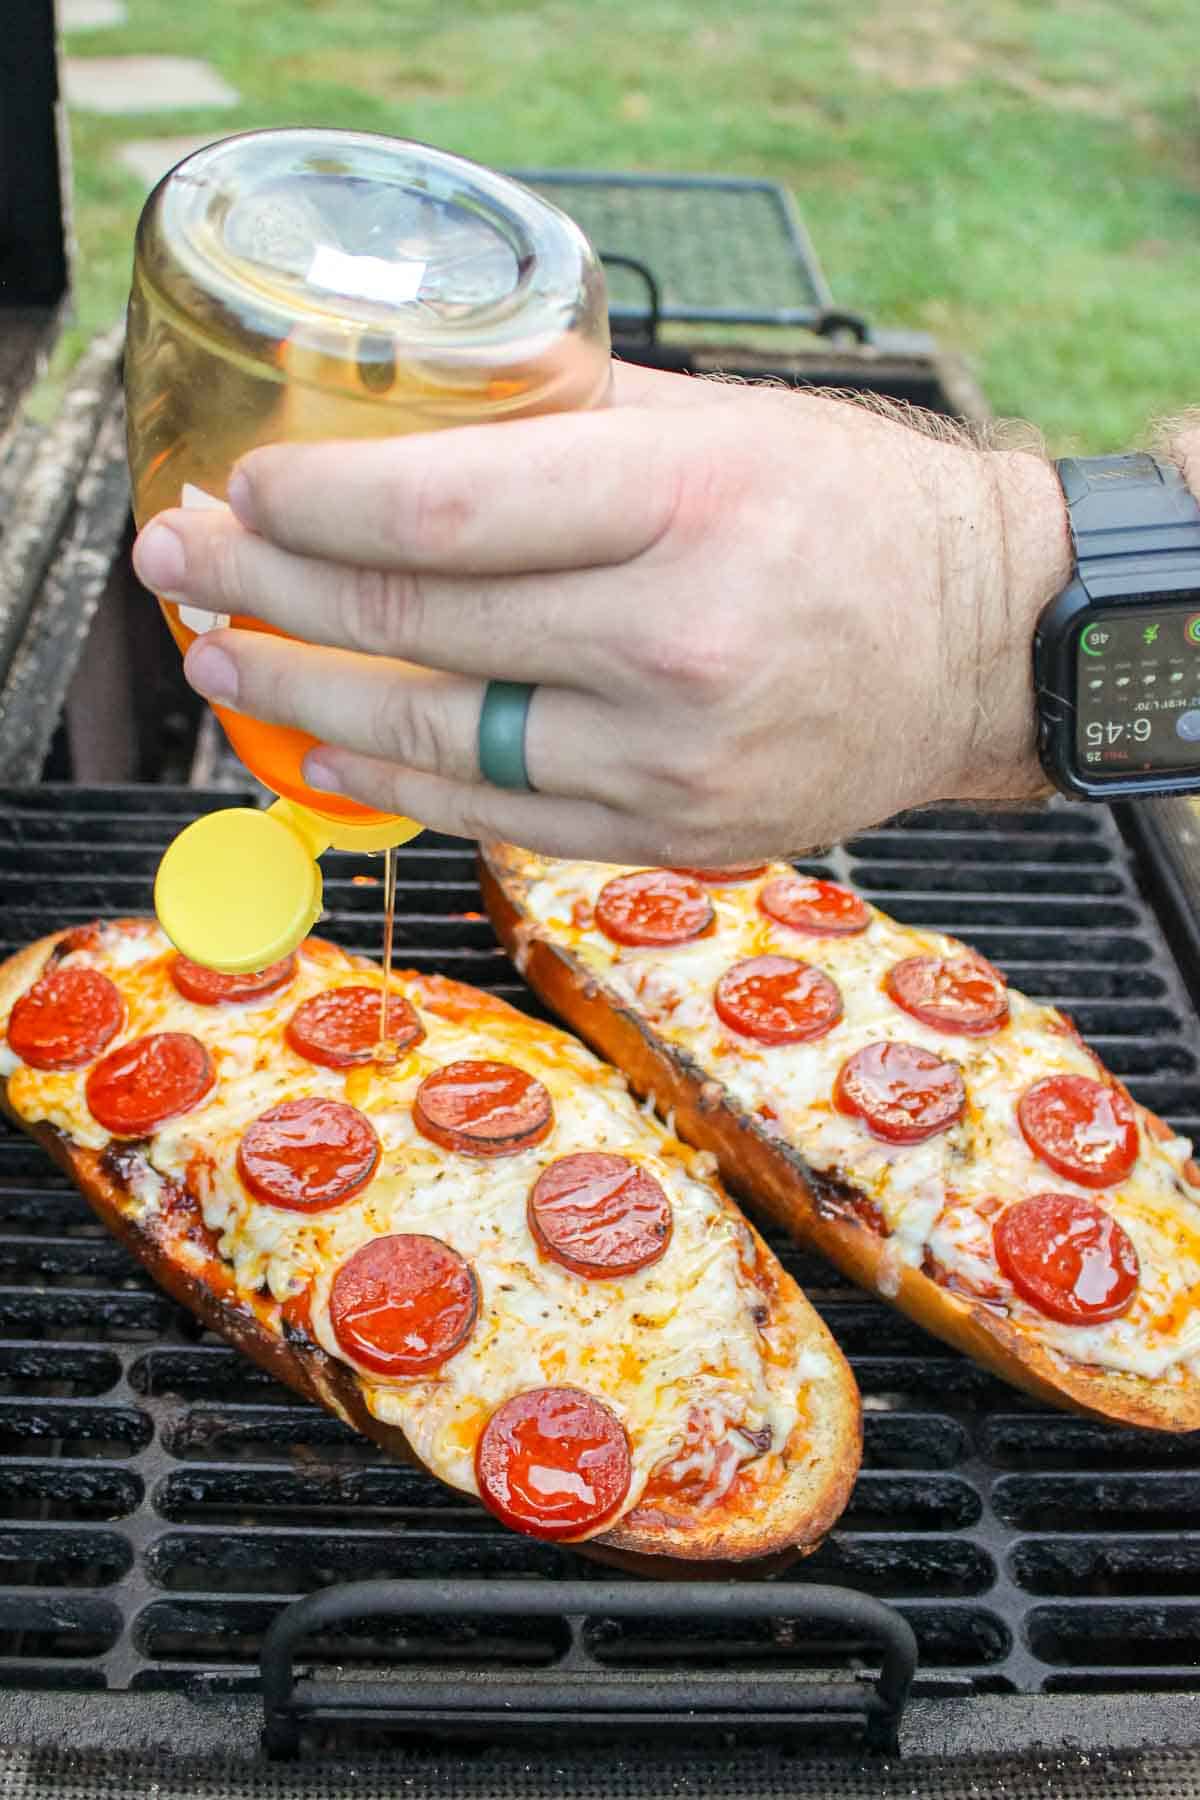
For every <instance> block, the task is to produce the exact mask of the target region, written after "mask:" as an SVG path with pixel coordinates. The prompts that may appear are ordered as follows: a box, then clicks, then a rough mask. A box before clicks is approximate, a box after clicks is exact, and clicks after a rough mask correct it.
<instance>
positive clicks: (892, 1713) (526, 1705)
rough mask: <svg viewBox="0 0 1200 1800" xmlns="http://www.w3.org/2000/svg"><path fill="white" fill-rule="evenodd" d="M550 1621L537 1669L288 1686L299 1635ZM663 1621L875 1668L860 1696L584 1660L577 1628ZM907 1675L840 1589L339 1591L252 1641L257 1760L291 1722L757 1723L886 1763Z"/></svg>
mask: <svg viewBox="0 0 1200 1800" xmlns="http://www.w3.org/2000/svg"><path fill="white" fill-rule="evenodd" d="M535 1616H541V1617H546V1618H552V1619H556V1620H559V1621H561V1622H562V1623H563V1624H564V1625H565V1627H566V1632H567V1636H566V1639H565V1641H564V1646H563V1650H562V1653H561V1655H560V1656H559V1657H558V1658H557V1659H556V1661H555V1662H554V1664H552V1665H551V1666H550V1667H547V1668H536V1669H525V1670H522V1671H521V1672H520V1674H519V1676H518V1677H517V1678H515V1679H514V1678H513V1677H512V1676H510V1675H508V1674H502V1675H500V1676H498V1677H497V1676H492V1675H486V1676H481V1674H480V1673H479V1671H478V1670H471V1671H468V1670H464V1669H463V1668H461V1667H454V1666H450V1667H442V1668H424V1669H414V1670H412V1671H411V1672H409V1673H408V1674H406V1676H405V1677H404V1678H403V1679H398V1678H396V1677H395V1676H393V1677H391V1678H389V1679H388V1680H387V1681H384V1682H375V1681H372V1682H346V1681H317V1680H314V1679H312V1678H311V1677H303V1678H299V1679H298V1678H297V1676H296V1673H295V1658H296V1654H297V1651H298V1649H299V1647H300V1645H301V1644H302V1642H304V1641H305V1640H306V1639H309V1638H311V1636H312V1634H313V1633H314V1632H317V1631H320V1630H322V1629H324V1628H327V1627H329V1626H332V1625H337V1624H343V1623H346V1622H347V1621H355V1622H364V1621H367V1620H371V1621H375V1622H377V1621H379V1620H381V1619H385V1620H401V1621H405V1622H410V1621H416V1622H420V1621H423V1620H444V1619H453V1620H460V1619H463V1618H472V1619H474V1618H478V1619H487V1620H500V1619H513V1618H516V1619H522V1620H524V1619H528V1618H531V1617H535ZM607 1620H651V1621H653V1622H654V1623H655V1624H656V1625H657V1624H659V1623H661V1622H662V1621H663V1620H671V1621H679V1622H681V1623H686V1624H688V1625H697V1624H699V1625H705V1624H709V1623H717V1624H721V1625H727V1624H729V1623H731V1622H733V1621H746V1622H755V1623H760V1622H763V1621H766V1622H769V1623H772V1624H779V1625H783V1626H786V1627H788V1628H789V1632H790V1630H791V1628H794V1627H795V1626H797V1625H799V1626H802V1627H812V1626H816V1627H820V1628H821V1630H822V1632H824V1631H827V1630H830V1629H832V1630H833V1632H834V1633H835V1634H836V1636H837V1642H838V1644H839V1646H842V1654H841V1657H840V1659H839V1660H841V1661H843V1662H845V1661H846V1660H849V1659H850V1658H853V1660H854V1661H857V1660H858V1658H859V1657H861V1655H862V1652H863V1649H864V1647H869V1650H870V1651H871V1652H878V1654H879V1672H878V1675H877V1676H876V1677H875V1679H874V1681H873V1682H872V1683H867V1682H865V1681H862V1680H858V1679H845V1678H843V1679H840V1680H836V1679H828V1680H825V1681H814V1680H813V1679H812V1676H811V1674H810V1673H808V1672H805V1673H803V1674H801V1673H800V1672H799V1671H791V1672H786V1671H785V1672H783V1673H776V1672H771V1673H769V1674H767V1673H763V1672H757V1673H754V1674H752V1675H749V1676H747V1675H745V1674H739V1673H737V1672H736V1671H731V1670H729V1669H724V1668H722V1669H715V1670H713V1669H705V1670H703V1671H697V1670H695V1669H692V1670H687V1671H684V1672H682V1673H681V1672H680V1671H679V1670H677V1669H676V1670H670V1671H668V1670H665V1669H654V1668H653V1667H652V1668H651V1669H649V1670H647V1669H643V1668H639V1669H637V1670H636V1671H622V1670H619V1669H615V1668H613V1667H612V1666H611V1665H609V1664H607V1663H605V1662H604V1661H602V1660H601V1659H600V1658H599V1657H597V1656H596V1655H595V1654H594V1650H593V1644H594V1632H593V1631H592V1630H590V1629H589V1625H590V1624H597V1623H600V1622H603V1621H607ZM916 1665H917V1642H916V1638H915V1636H914V1634H913V1631H912V1628H911V1626H910V1625H909V1624H908V1623H907V1622H906V1621H905V1620H904V1619H902V1618H901V1617H900V1614H899V1613H898V1612H896V1611H895V1610H894V1609H893V1608H892V1607H890V1606H887V1605H885V1604H884V1603H883V1602H882V1601H880V1600H875V1599H872V1598H871V1596H869V1595H867V1594H860V1593H856V1592H854V1591H853V1590H852V1589H849V1588H837V1587H822V1586H817V1585H811V1586H810V1585H808V1584H794V1585H793V1584H789V1585H788V1586H787V1587H786V1588H785V1587H771V1586H764V1585H760V1584H753V1585H751V1584H747V1583H737V1582H714V1583H707V1582H706V1583H703V1584H699V1585H693V1584H688V1583H680V1582H667V1583H664V1582H655V1583H652V1584H646V1583H641V1582H604V1583H601V1582H596V1583H592V1582H579V1581H570V1582H554V1583H549V1584H545V1585H538V1586H534V1585H533V1584H531V1583H529V1582H525V1581H355V1582H345V1583H342V1584H340V1585H338V1586H336V1587H330V1588H325V1589H323V1590H321V1591H320V1592H319V1593H316V1594H310V1595H309V1596H308V1597H307V1598H306V1599H303V1600H297V1601H295V1602H294V1603H293V1604H292V1605H291V1606H289V1607H287V1608H286V1609H285V1610H284V1611H283V1612H282V1613H280V1615H279V1616H278V1618H277V1619H276V1620H275V1622H274V1623H273V1624H272V1626H271V1628H270V1630H269V1631H268V1632H267V1635H266V1639H265V1641H264V1643H263V1649H262V1658H261V1667H262V1690H263V1712H264V1726H263V1747H264V1748H265V1750H266V1751H267V1753H268V1754H269V1755H272V1756H294V1755H296V1754H297V1752H298V1751H299V1748H300V1735H301V1729H302V1726H303V1725H304V1724H305V1723H309V1724H313V1723H317V1722H320V1723H326V1724H331V1723H339V1722H345V1721H349V1720H371V1721H380V1720H382V1721H385V1722H387V1723H390V1724H396V1723H403V1724H405V1725H408V1726H410V1727H411V1728H412V1729H414V1730H428V1729H429V1728H430V1727H432V1726H439V1725H440V1726H447V1725H449V1726H453V1727H455V1728H457V1729H460V1730H461V1729H465V1728H469V1727H471V1726H481V1727H487V1728H494V1727H495V1726H496V1725H497V1724H499V1723H501V1722H503V1723H506V1724H509V1725H515V1726H517V1727H518V1728H520V1727H521V1726H522V1725H539V1726H545V1725H546V1724H547V1723H551V1722H554V1723H559V1724H564V1723H568V1724H570V1726H571V1727H572V1728H579V1727H585V1726H608V1727H610V1728H616V1729H618V1730H620V1731H622V1732H624V1731H625V1730H626V1729H627V1728H628V1726H629V1725H630V1724H631V1723H632V1722H636V1723H637V1724H638V1725H640V1726H642V1727H653V1728H655V1729H657V1728H659V1727H667V1728H674V1729H675V1730H676V1731H678V1729H679V1728H680V1727H681V1726H682V1727H687V1726H689V1725H691V1726H694V1725H696V1724H700V1723H703V1724H704V1725H706V1726H712V1725H714V1724H718V1723H720V1724H724V1725H728V1726H735V1725H741V1726H745V1725H747V1724H750V1723H753V1722H754V1721H755V1720H758V1721H759V1722H762V1723H768V1722H769V1723H770V1724H771V1725H772V1726H775V1727H782V1726H785V1725H811V1724H817V1723H819V1724H822V1725H824V1726H826V1727H827V1728H828V1727H831V1726H833V1725H835V1724H839V1723H840V1724H842V1725H844V1726H851V1727H852V1726H857V1727H858V1728H859V1729H860V1730H861V1732H862V1734H863V1736H864V1738H865V1741H866V1743H867V1744H868V1746H869V1747H870V1748H871V1749H873V1750H878V1751H891V1752H893V1753H894V1752H895V1751H896V1750H897V1749H898V1745H899V1731H900V1722H901V1719H902V1718H903V1715H904V1708H905V1704H906V1702H907V1700H908V1695H909V1691H910V1689H911V1687H912V1681H913V1676H914V1674H915V1672H916Z"/></svg>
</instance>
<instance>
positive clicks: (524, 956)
mask: <svg viewBox="0 0 1200 1800" xmlns="http://www.w3.org/2000/svg"><path fill="white" fill-rule="evenodd" d="M521 855H522V853H521V852H520V851H517V850H515V849H512V848H511V847H510V846H508V845H504V844H491V845H487V846H485V847H484V848H483V849H482V850H481V853H480V881H481V885H482V887H483V894H484V900H485V903H486V905H487V909H488V912H489V914H490V915H491V919H492V923H493V925H494V926H495V928H496V932H497V934H498V936H499V937H500V940H501V942H502V943H503V944H504V946H505V948H506V949H507V950H508V952H509V954H510V955H511V956H513V958H514V960H515V961H516V963H517V966H518V968H519V969H520V971H521V973H522V974H523V975H524V977H525V979H526V981H528V982H529V984H530V986H531V987H532V988H533V989H534V991H535V992H536V993H537V994H539V995H540V996H541V998H542V999H543V1000H544V1001H545V1002H546V1004H547V1006H549V1007H550V1008H551V1009H552V1010H553V1011H554V1013H555V1014H556V1015H557V1016H558V1017H559V1018H561V1019H563V1020H565V1021H566V1023H567V1024H569V1025H570V1026H571V1028H572V1029H573V1030H574V1031H577V1032H578V1033H579V1035H580V1036H581V1037H582V1038H584V1039H586V1041H587V1042H588V1043H590V1044H591V1045H592V1047H593V1049H595V1050H598V1051H599V1053H600V1054H601V1055H602V1056H605V1057H607V1059H608V1060H609V1061H610V1062H612V1063H614V1064H615V1065H616V1066H617V1068H619V1069H620V1070H621V1071H622V1072H623V1073H624V1074H625V1075H626V1077H627V1078H628V1080H629V1083H630V1085H631V1087H632V1088H633V1089H634V1091H635V1092H636V1093H638V1094H640V1095H648V1094H652V1095H653V1096H654V1100H655V1105H656V1108H657V1110H659V1111H660V1112H661V1113H664V1114H665V1113H666V1112H667V1111H668V1109H670V1111H671V1113H672V1115H673V1118H674V1121H675V1129H676V1130H677V1132H678V1134H679V1136H680V1137H681V1138H682V1139H683V1140H684V1142H685V1143H689V1144H695V1145H696V1146H697V1147H698V1148H699V1149H702V1150H709V1151H711V1152H712V1154H713V1155H714V1156H715V1157H716V1159H717V1163H718V1166H719V1168H720V1171H721V1175H722V1177H723V1178H724V1180H725V1181H726V1182H727V1183H728V1185H729V1186H730V1188H731V1189H732V1190H733V1191H734V1193H735V1194H737V1193H741V1194H744V1195H745V1196H746V1197H747V1198H748V1199H750V1200H752V1201H754V1202H756V1203H757V1204H758V1205H759V1206H760V1207H761V1208H762V1209H763V1211H764V1212H766V1213H767V1214H768V1215H769V1216H770V1217H771V1218H772V1219H773V1220H775V1222H776V1223H778V1224H779V1225H781V1226H782V1227H783V1228H784V1229H785V1230H786V1231H788V1232H790V1233H791V1234H792V1235H793V1236H795V1237H797V1238H799V1239H801V1240H802V1241H803V1242H804V1243H807V1244H811V1245H812V1246H813V1247H814V1248H815V1249H817V1250H820V1251H821V1252H823V1253H824V1255H826V1256H827V1257H828V1258H829V1260H830V1261H831V1262H833V1263H835V1264H836V1265H837V1267H838V1268H839V1269H841V1270H842V1271H843V1272H844V1273H845V1274H847V1275H849V1276H850V1277H851V1279H852V1280H854V1281H856V1282H858V1283H859V1284H860V1285H861V1286H862V1287H865V1288H868V1289H870V1290H871V1291H872V1292H874V1293H882V1294H883V1295H884V1297H885V1298H887V1299H888V1300H889V1301H891V1302H892V1304H893V1305H895V1306H896V1307H898V1308H899V1309H900V1311H901V1312H904V1313H906V1314H907V1315H908V1316H909V1317H910V1318H911V1319H915V1321H916V1322H917V1324H918V1325H922V1326H924V1327H925V1329H926V1330H927V1331H930V1332H932V1333H933V1334H934V1335H935V1336H936V1337H939V1338H943V1339H944V1340H945V1341H946V1342H947V1343H949V1344H952V1345H954V1347H955V1348H956V1349H959V1350H962V1351H964V1352H965V1353H966V1354H967V1355H968V1356H970V1357H973V1358H974V1359H975V1360H976V1361H977V1362H980V1363H982V1364H983V1365H984V1366H985V1367H986V1368H989V1369H991V1370H992V1371H993V1372H994V1373H995V1374H997V1375H999V1376H1000V1377H1001V1378H1002V1379H1003V1380H1004V1381H1007V1382H1011V1383H1012V1384H1013V1385H1014V1386H1015V1387H1019V1388H1022V1389H1024V1390H1025V1392H1026V1393H1029V1394H1032V1395H1034V1396H1035V1398H1037V1399H1039V1400H1044V1401H1048V1402H1049V1403H1050V1404H1052V1405H1055V1406H1065V1407H1070V1408H1072V1409H1074V1410H1077V1411H1079V1412H1084V1413H1089V1414H1091V1415H1093V1416H1094V1417H1096V1418H1100V1419H1109V1420H1114V1421H1117V1422H1119V1423H1121V1424H1125V1425H1137V1426H1142V1427H1146V1428H1148V1429H1152V1430H1156V1431H1194V1430H1196V1429H1197V1428H1198V1427H1200V1381H1198V1380H1197V1379H1196V1377H1195V1376H1193V1375H1190V1374H1186V1375H1184V1376H1183V1377H1181V1378H1180V1379H1177V1380H1174V1381H1172V1382H1171V1383H1169V1384H1168V1383H1166V1382H1156V1381H1152V1380H1149V1379H1147V1378H1145V1377H1142V1376H1136V1375H1122V1374H1116V1373H1112V1372H1110V1371H1108V1370H1105V1369H1100V1368H1097V1367H1095V1366H1094V1365H1086V1364H1072V1363H1070V1362H1068V1361H1067V1359H1066V1358H1065V1357H1061V1356H1059V1355H1057V1354H1056V1353H1055V1352H1054V1351H1052V1350H1049V1349H1047V1348H1045V1347H1044V1346H1042V1345H1039V1344H1037V1343H1035V1342H1033V1341H1031V1339H1030V1338H1029V1337H1028V1335H1027V1334H1026V1333H1025V1332H1023V1331H1020V1330H1018V1329H1017V1328H1016V1327H1015V1326H1013V1325H1012V1324H1011V1323H1010V1322H1009V1321H1008V1320H1007V1319H1006V1318H1004V1317H1003V1316H1002V1315H1000V1314H998V1313H997V1312H996V1311H994V1310H993V1309H992V1308H990V1307H988V1306H985V1305H983V1304H982V1303H981V1302H974V1303H973V1302H972V1301H971V1300H970V1299H969V1298H967V1297H965V1296H962V1295H959V1294H956V1293H953V1292H951V1291H950V1290H949V1289H947V1288H944V1287H942V1286H940V1285H939V1283H938V1282H936V1281H934V1280H932V1279H931V1278H930V1277H929V1276H928V1275H925V1274H923V1273H922V1272H921V1270H919V1269H914V1268H911V1267H908V1266H900V1267H897V1266H896V1265H895V1264H891V1265H888V1266H887V1267H886V1268H885V1266H884V1255H883V1247H884V1244H885V1242H886V1240H885V1239H883V1238H881V1237H880V1236H879V1235H878V1234H877V1233H875V1232H873V1231H872V1230H871V1229H870V1227H869V1225H867V1224H865V1223H863V1222H862V1220H860V1219H859V1218H856V1217H855V1216H854V1213H853V1211H852V1209H851V1208H850V1207H847V1205H846V1201H847V1200H850V1201H851V1202H852V1201H853V1200H854V1199H855V1197H856V1196H855V1195H854V1193H853V1191H852V1190H848V1189H847V1188H846V1186H845V1185H844V1184H842V1183H834V1182H831V1181H829V1180H828V1179H826V1178H823V1177H822V1176H821V1175H820V1174H819V1173H818V1172H817V1171H816V1170H814V1169H811V1168H810V1167H809V1166H808V1164H807V1163H806V1162H805V1160H804V1157H803V1156H802V1155H801V1153H800V1152H799V1150H797V1149H796V1148H795V1146H793V1145H790V1144H788V1143H786V1142H784V1141H782V1140H781V1139H779V1138H776V1137H772V1136H771V1135H770V1134H769V1133H768V1132H767V1131H766V1130H765V1129H764V1128H763V1125H762V1123H761V1121H759V1120H757V1119H755V1118H754V1117H753V1116H752V1115H751V1114H749V1113H747V1112H745V1111H743V1110H742V1109H741V1108H740V1107H738V1106H737V1105H736V1103H735V1102H734V1101H733V1099H732V1098H731V1096H730V1095H729V1094H728V1093H727V1092H726V1091H725V1089H724V1088H723V1087H720V1086H719V1084H718V1083H716V1082H714V1081H713V1080H712V1078H711V1077H710V1076H709V1075H708V1073H707V1072H706V1071H705V1070H703V1069H702V1068H700V1067H699V1065H698V1064H696V1063H695V1062H694V1061H692V1059H691V1058H689V1057H688V1056H687V1054H686V1053H685V1052H683V1051H681V1050H680V1049H679V1048H678V1047H677V1046H675V1045H671V1044H668V1043H667V1042H665V1040H663V1039H662V1038H660V1037H659V1036H658V1035H657V1033H656V1032H655V1031H654V1029H653V1028H652V1026H650V1025H649V1024H648V1023H647V1022H646V1021H645V1020H644V1019H643V1018H641V1017H640V1016H639V1015H638V1014H637V1013H636V1012H634V1011H633V1010H632V1009H631V1008H630V1007H628V1006H626V1005H624V1004H623V1002H622V1001H620V1000H619V999H618V998H617V997H616V996H615V995H614V994H612V993H611V992H609V991H608V990H606V989H605V987H604V985H603V983H602V982H600V981H598V980H597V978H596V977H595V976H594V975H593V974H592V972H591V971H590V970H587V969H585V968H584V966H583V964H582V963H581V962H580V961H579V959H578V958H577V957H575V956H574V955H573V954H572V952H571V951H570V950H568V949H567V948H565V947H564V946H562V945H558V944H555V943H552V942H550V941H549V940H548V939H547V938H545V937H543V936H540V935H539V934H538V932H537V931H536V930H535V929H532V928H531V923H530V920H529V918H528V916H527V914H526V913H525V911H524V908H523V902H524V897H525V893H526V891H527V888H528V885H529V884H528V881H527V879H526V877H525V876H524V874H523V873H522V868H521V860H520V859H521ZM1135 1104H1136V1103H1135ZM1138 1110H1139V1112H1141V1113H1143V1115H1145V1109H1144V1108H1140V1107H1139V1108H1138ZM1146 1116H1148V1115H1146ZM1156 1123H1157V1122H1156ZM858 1198H864V1197H863V1196H858Z"/></svg>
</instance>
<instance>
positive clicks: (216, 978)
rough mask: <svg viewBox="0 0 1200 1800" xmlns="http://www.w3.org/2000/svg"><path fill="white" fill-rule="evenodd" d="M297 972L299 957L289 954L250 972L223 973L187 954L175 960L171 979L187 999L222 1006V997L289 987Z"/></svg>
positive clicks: (251, 996)
mask: <svg viewBox="0 0 1200 1800" xmlns="http://www.w3.org/2000/svg"><path fill="white" fill-rule="evenodd" d="M295 973H296V958H295V957H294V956H285V957H284V958H283V959H282V961H280V962H275V963H271V965H270V966H269V967H268V968H266V969H257V970H255V971H254V972H253V973H251V974H248V975H222V973H221V971H220V970H219V969H206V968H205V967H204V964H203V963H195V962H192V961H191V960H190V958H188V957H186V956H177V957H176V958H175V959H174V961H173V962H172V964H171V980H172V981H173V982H174V983H175V986H176V987H177V988H178V990H179V992H180V993H181V994H182V995H183V997H184V999H185V1000H193V1001H195V1003H196V1005H197V1006H219V1005H220V1004H221V1002H222V1000H258V999H261V997H262V996H263V995H264V994H273V993H275V991H276V989H277V988H281V987H286V985H287V983H288V982H289V981H290V980H291V979H292V976H293V975H294V974H295Z"/></svg>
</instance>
